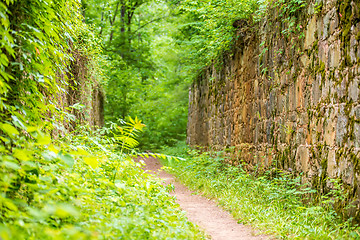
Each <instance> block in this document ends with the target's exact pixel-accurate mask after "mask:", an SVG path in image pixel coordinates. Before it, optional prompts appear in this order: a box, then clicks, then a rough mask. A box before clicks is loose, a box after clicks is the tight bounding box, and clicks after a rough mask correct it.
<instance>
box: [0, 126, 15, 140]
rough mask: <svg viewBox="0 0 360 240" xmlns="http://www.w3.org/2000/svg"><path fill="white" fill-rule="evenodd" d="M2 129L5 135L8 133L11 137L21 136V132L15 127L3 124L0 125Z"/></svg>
mask: <svg viewBox="0 0 360 240" xmlns="http://www.w3.org/2000/svg"><path fill="white" fill-rule="evenodd" d="M0 128H1V130H3V131H4V132H5V133H7V134H8V135H9V136H10V137H12V136H15V135H19V131H18V130H17V129H16V128H15V127H13V126H11V125H10V124H7V123H2V124H0Z"/></svg>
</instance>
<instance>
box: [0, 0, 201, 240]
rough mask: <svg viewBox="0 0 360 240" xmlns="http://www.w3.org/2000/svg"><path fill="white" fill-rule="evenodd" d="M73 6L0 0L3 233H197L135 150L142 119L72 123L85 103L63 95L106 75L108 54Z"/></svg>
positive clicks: (78, 236)
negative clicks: (90, 124) (106, 124)
mask: <svg viewBox="0 0 360 240" xmlns="http://www.w3.org/2000/svg"><path fill="white" fill-rule="evenodd" d="M79 7H80V6H79V3H78V1H76V0H70V1H69V0H67V1H62V0H60V1H51V0H48V1H24V0H8V1H5V2H1V3H0V18H1V25H0V34H1V40H0V50H1V53H0V75H1V78H0V96H1V99H0V117H1V120H0V143H1V144H0V166H1V168H0V212H1V214H0V238H1V239H4V240H7V239H178V238H181V239H202V238H203V236H202V234H201V233H199V231H198V230H197V229H196V228H195V227H194V226H193V225H192V224H191V223H189V222H188V221H187V220H186V218H185V216H184V214H183V213H182V212H181V211H180V209H179V207H178V206H177V205H176V204H175V202H174V199H173V197H171V196H170V195H169V194H168V192H167V190H166V188H165V187H163V186H162V185H161V184H160V182H159V180H156V179H155V178H153V177H151V176H149V175H147V174H145V173H144V171H143V170H142V168H141V166H142V163H141V161H135V160H134V158H135V157H136V156H134V155H132V154H131V153H132V151H133V150H132V149H133V148H134V147H135V146H136V145H137V144H138V143H137V140H136V135H137V134H138V132H139V131H141V130H142V129H143V127H144V126H143V124H142V123H141V121H139V120H138V119H137V118H135V119H131V118H130V119H129V123H125V122H123V124H121V125H119V126H118V125H116V124H112V125H111V126H110V127H109V128H103V129H98V130H96V129H94V128H93V127H77V126H76V125H75V123H78V120H79V119H76V117H75V116H74V115H72V114H70V113H69V112H70V111H75V110H76V111H85V112H84V114H85V113H86V111H87V110H88V109H87V106H84V105H82V103H81V102H80V103H77V102H76V103H74V104H73V105H72V106H66V103H63V102H62V101H65V99H64V98H63V95H65V94H67V93H66V90H68V91H75V89H76V88H77V86H80V85H81V87H84V86H86V85H91V84H92V81H97V82H104V76H103V72H102V71H101V67H103V64H104V63H106V61H104V59H103V58H102V56H101V55H100V52H101V49H100V47H99V42H98V40H97V39H96V37H95V35H94V34H93V33H92V32H91V30H90V29H89V28H88V27H87V26H86V25H85V24H84V23H83V17H82V15H81V14H80V9H79ZM79 56H86V61H83V62H79V61H78V60H79V59H80V58H79ZM84 68H86V69H87V70H88V71H87V72H86V74H89V75H90V76H88V77H87V78H82V79H81V80H82V81H83V82H81V81H80V79H78V78H77V74H78V73H79V72H81V71H82V70H83V69H84ZM84 81H85V82H84ZM85 89H86V88H85ZM58 102H60V103H58ZM69 122H71V124H73V126H72V129H73V130H74V131H73V132H72V133H69V134H67V135H65V134H64V133H66V130H65V127H69ZM62 134H63V135H65V136H63V137H62V138H61V135H62ZM55 138H57V140H55Z"/></svg>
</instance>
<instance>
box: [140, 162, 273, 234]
mask: <svg viewBox="0 0 360 240" xmlns="http://www.w3.org/2000/svg"><path fill="white" fill-rule="evenodd" d="M143 160H144V162H145V163H146V166H145V171H147V172H150V173H152V174H155V175H157V176H158V177H160V178H161V179H163V180H164V182H165V184H170V183H172V184H173V185H174V187H175V190H174V192H172V195H174V196H176V202H177V203H178V204H179V205H180V207H181V208H182V209H183V210H184V211H186V212H187V217H188V219H189V220H190V221H191V222H193V223H195V224H197V225H198V226H200V227H201V228H202V229H203V230H204V231H205V232H206V233H207V234H208V235H209V236H211V239H213V240H238V239H241V240H263V239H269V238H268V237H266V236H254V235H253V233H255V232H254V231H253V230H252V229H251V228H250V227H248V226H244V225H241V224H238V223H237V222H236V220H234V219H233V218H232V216H231V215H230V214H229V213H228V212H226V211H224V210H222V209H221V208H219V207H218V206H217V205H216V203H215V202H214V201H212V200H209V199H207V198H205V197H203V196H199V195H194V192H192V191H190V190H189V189H187V188H186V187H185V186H184V185H182V184H181V183H179V182H177V181H175V178H174V176H172V175H171V174H169V173H166V172H165V171H163V170H161V169H160V168H161V167H162V165H161V164H160V163H159V161H158V160H157V159H155V158H147V159H143Z"/></svg>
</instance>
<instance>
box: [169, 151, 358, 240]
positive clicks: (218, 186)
mask: <svg viewBox="0 0 360 240" xmlns="http://www.w3.org/2000/svg"><path fill="white" fill-rule="evenodd" d="M164 151H165V152H166V153H168V154H174V155H176V154H178V155H181V156H182V157H185V155H187V157H186V159H187V160H185V161H174V162H172V163H165V164H167V165H168V166H169V167H171V168H170V169H172V170H171V171H173V173H175V174H176V175H177V177H178V178H179V179H180V180H181V181H182V182H183V183H184V184H186V185H188V186H189V187H190V188H192V189H193V190H198V191H200V192H201V193H203V194H204V195H206V196H208V197H212V198H215V199H216V200H217V201H218V202H219V204H220V205H222V206H223V207H224V208H225V209H227V210H229V211H230V212H231V213H232V215H233V216H234V218H235V219H237V220H238V221H239V222H240V223H243V224H249V225H252V226H253V227H255V228H257V229H259V230H261V232H263V233H266V234H271V235H273V236H275V237H278V238H280V239H360V234H359V233H360V230H359V227H358V226H354V225H352V224H351V223H350V222H351V219H350V220H348V221H344V220H342V219H341V218H340V217H339V216H338V215H337V214H336V212H335V211H334V210H333V208H332V205H331V203H333V202H332V201H335V200H334V199H333V200H331V199H330V198H326V197H324V198H323V199H322V201H321V202H320V203H318V204H305V203H303V201H302V199H304V197H306V196H309V195H311V193H312V192H313V191H314V190H312V189H311V188H309V187H308V186H304V185H301V184H300V181H299V178H293V177H291V176H289V174H286V173H281V172H278V174H277V175H276V176H270V175H269V174H265V175H263V176H261V177H257V178H256V177H254V176H252V175H250V174H248V173H246V172H245V171H244V170H243V169H242V168H241V166H237V167H235V166H230V165H227V164H225V163H224V160H225V158H224V157H223V156H224V154H223V153H222V152H218V153H212V154H211V153H203V154H198V153H196V152H195V151H189V149H187V148H186V146H185V145H184V144H180V145H178V146H177V147H175V148H172V149H165V150H164ZM338 191H340V190H338Z"/></svg>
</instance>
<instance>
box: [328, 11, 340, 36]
mask: <svg viewBox="0 0 360 240" xmlns="http://www.w3.org/2000/svg"><path fill="white" fill-rule="evenodd" d="M338 27H339V17H338V14H336V13H335V14H333V15H332V18H331V20H330V27H329V32H330V35H333V34H334V33H335V31H336V30H337V28H338Z"/></svg>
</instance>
